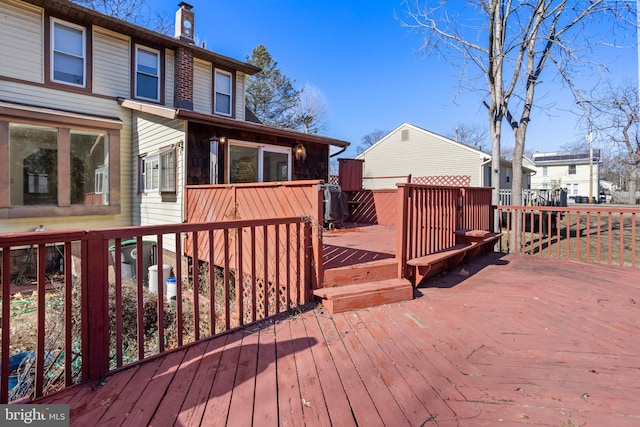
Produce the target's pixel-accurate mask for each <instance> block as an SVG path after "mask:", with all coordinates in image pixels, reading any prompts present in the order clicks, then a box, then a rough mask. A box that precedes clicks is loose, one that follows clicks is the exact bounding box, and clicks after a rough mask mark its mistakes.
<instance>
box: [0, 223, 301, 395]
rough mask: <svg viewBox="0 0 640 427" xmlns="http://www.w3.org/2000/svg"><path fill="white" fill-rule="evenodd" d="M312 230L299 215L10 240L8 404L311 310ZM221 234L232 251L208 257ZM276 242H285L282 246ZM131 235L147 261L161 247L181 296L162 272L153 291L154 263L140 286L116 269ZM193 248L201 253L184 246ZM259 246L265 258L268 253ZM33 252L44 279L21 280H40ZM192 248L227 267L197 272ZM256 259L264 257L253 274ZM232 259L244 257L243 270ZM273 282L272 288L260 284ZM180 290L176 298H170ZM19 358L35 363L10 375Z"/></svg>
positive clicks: (1, 239) (5, 337)
mask: <svg viewBox="0 0 640 427" xmlns="http://www.w3.org/2000/svg"><path fill="white" fill-rule="evenodd" d="M312 230H313V224H312V221H310V220H309V219H305V218H301V217H290V218H276V219H269V220H265V219H257V220H233V221H221V222H208V223H190V224H167V225H162V226H149V227H124V228H114V229H100V230H90V231H77V230H76V231H43V232H29V233H13V234H4V235H0V248H1V250H2V265H1V266H2V273H1V278H2V291H1V295H2V302H1V304H0V306H1V309H2V332H1V339H2V341H1V343H0V346H1V349H2V355H1V356H0V366H1V368H0V403H7V402H9V401H20V400H25V399H27V400H28V399H30V398H34V397H40V396H42V395H44V394H46V393H49V392H53V391H56V390H59V389H61V388H64V387H68V386H70V385H71V384H73V383H77V382H82V381H87V380H96V379H100V378H102V377H104V376H105V375H106V374H107V373H109V372H113V371H117V370H120V369H122V368H124V367H126V366H127V365H130V364H133V363H137V362H138V361H141V360H143V359H148V358H150V357H155V356H157V355H159V354H162V353H164V352H166V351H168V350H170V349H174V348H178V347H182V346H184V345H188V344H190V343H193V342H197V341H198V340H201V339H204V338H208V337H211V336H214V335H216V334H221V333H225V332H227V331H230V330H233V329H235V328H238V327H241V326H243V325H246V324H250V323H253V322H256V321H259V320H262V319H264V318H266V317H269V316H272V315H274V314H276V313H280V312H285V311H287V310H289V309H291V308H294V307H296V306H298V305H301V304H304V303H306V302H308V301H309V300H310V298H311V293H310V285H311V279H310V278H311V276H312V271H313V269H312V264H311V262H312V259H313V249H312V242H311V236H312ZM214 234H215V235H220V236H221V245H220V249H214V248H213V245H212V246H210V247H209V251H208V253H207V257H202V256H201V255H199V254H198V247H199V245H198V240H199V239H198V236H200V235H206V236H209V241H210V242H212V241H213V239H211V236H213V235H214ZM272 234H274V235H276V236H278V237H277V238H276V239H275V240H270V239H269V238H268V236H270V235H272ZM234 235H235V236H236V238H235V239H232V237H231V236H234ZM185 236H189V239H185ZM131 239H133V240H134V241H135V246H136V250H137V253H138V254H143V253H144V245H145V242H147V241H149V240H153V241H154V242H155V244H156V245H157V250H156V251H155V253H156V254H157V255H156V256H157V260H155V261H156V262H157V265H158V266H163V265H164V264H167V265H170V267H171V269H172V270H173V273H174V275H175V278H176V285H175V289H170V288H169V285H170V283H169V282H165V277H164V273H163V269H162V268H159V269H158V270H159V271H158V274H157V277H156V278H152V277H151V275H150V276H149V283H145V281H144V278H143V276H144V275H143V274H141V273H142V272H143V271H144V268H145V262H146V261H147V260H145V259H143V256H137V257H136V260H135V264H136V271H137V272H138V274H136V276H135V277H133V278H132V277H127V275H126V274H125V271H124V269H123V266H124V264H123V263H122V262H113V260H121V259H122V255H123V245H122V243H123V242H124V241H125V240H129V241H131ZM185 240H186V241H187V242H190V243H187V244H188V245H190V246H189V247H184V246H183V243H184V241H185ZM166 241H172V242H173V241H175V247H176V254H175V256H172V255H171V254H169V253H167V252H166V251H164V250H163V247H162V246H163V242H166ZM232 242H233V243H232ZM52 247H55V248H56V249H57V251H59V253H60V254H61V260H62V261H61V266H62V268H60V267H59V266H58V265H57V264H55V265H54V266H53V268H52V267H51V263H50V262H49V259H47V258H48V256H47V254H48V253H50V252H51V251H50V249H51V248H52ZM216 247H217V246H216ZM258 247H260V248H262V250H261V253H260V255H259V256H256V249H255V248H258ZM25 248H27V250H31V251H33V252H34V253H35V255H34V256H33V257H32V258H29V259H30V260H31V261H29V262H32V263H33V266H34V271H35V272H36V274H35V277H33V278H32V279H31V280H32V281H31V280H25V279H26V278H25V277H23V278H22V280H21V283H26V282H27V283H29V284H27V285H25V284H22V285H18V284H15V283H14V281H15V278H16V276H17V275H16V273H15V272H14V271H12V266H11V264H12V256H11V255H12V251H16V250H25ZM182 250H184V251H185V252H190V253H191V254H192V255H193V257H194V258H195V260H196V261H197V260H199V259H201V260H204V261H206V262H207V263H208V265H210V266H212V265H221V268H219V269H216V270H209V271H199V270H194V271H188V270H187V269H186V268H185V265H186V262H185V260H183V258H182V257H181V256H180V253H181V252H182ZM244 256H248V257H250V258H251V259H253V260H255V261H254V262H250V263H249V264H248V265H249V267H248V268H246V269H245V268H244V267H243V266H244V265H246V264H244V263H243V262H242V258H243V257H244ZM214 258H215V261H214ZM232 259H238V260H240V261H239V262H238V263H237V266H236V267H237V268H236V269H235V270H233V269H231V268H230V263H231V260H232ZM13 262H14V264H15V260H14V261H13ZM196 264H197V263H196ZM270 266H274V267H273V270H268V269H269V268H271V267H270ZM14 270H15V269H14ZM265 277H266V278H268V280H269V287H267V286H264V284H260V283H259V282H260V280H264V278H265ZM153 280H155V283H154V282H153ZM165 285H166V286H167V287H165ZM152 288H155V293H154V292H152ZM260 289H262V291H260ZM34 290H35V292H33V293H31V291H34ZM170 293H171V294H174V298H172V299H169V300H168V299H167V297H169V296H171V295H169V294H170ZM26 308H28V310H27V309H26ZM10 331H13V332H10ZM14 356H21V357H23V358H24V359H25V360H26V362H27V364H26V366H23V367H22V369H21V370H22V374H20V375H19V376H15V375H14V374H13V373H12V372H10V364H11V362H13V361H14ZM15 382H17V385H15V384H14V383H15ZM10 386H11V387H10Z"/></svg>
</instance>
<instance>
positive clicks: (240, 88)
mask: <svg viewBox="0 0 640 427" xmlns="http://www.w3.org/2000/svg"><path fill="white" fill-rule="evenodd" d="M244 109H245V90H244V73H242V72H240V71H238V72H236V119H237V120H244V119H245V114H244Z"/></svg>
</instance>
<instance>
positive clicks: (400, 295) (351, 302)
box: [322, 285, 413, 314]
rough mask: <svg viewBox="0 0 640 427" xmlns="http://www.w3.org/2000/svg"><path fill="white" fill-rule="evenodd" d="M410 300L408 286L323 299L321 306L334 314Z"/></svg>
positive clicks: (411, 289)
mask: <svg viewBox="0 0 640 427" xmlns="http://www.w3.org/2000/svg"><path fill="white" fill-rule="evenodd" d="M411 299H413V287H412V286H411V285H409V286H407V287H406V288H404V289H390V290H379V291H374V292H370V293H365V294H362V293H360V294H358V295H345V296H341V297H340V298H334V299H323V300H322V305H323V307H325V308H326V309H327V311H328V312H329V313H331V314H336V313H343V312H345V311H349V310H357V309H361V308H368V307H376V306H378V305H383V304H391V303H395V302H400V301H409V300H411Z"/></svg>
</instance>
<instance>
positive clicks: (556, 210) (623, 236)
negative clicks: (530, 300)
mask: <svg viewBox="0 0 640 427" xmlns="http://www.w3.org/2000/svg"><path fill="white" fill-rule="evenodd" d="M498 215H499V216H498V217H499V218H500V225H501V231H502V232H503V236H502V242H501V245H502V249H503V250H504V251H510V252H517V253H523V254H530V255H535V256H542V257H546V258H558V259H567V260H573V261H580V262H589V263H598V264H608V265H619V266H631V267H640V259H639V258H638V257H639V256H640V251H638V247H639V246H640V235H639V233H638V231H639V230H640V222H639V221H640V209H638V208H620V207H613V206H608V205H580V206H568V207H557V206H498ZM516 224H519V226H516ZM518 228H519V234H518V235H514V233H515V232H516V230H517V229H518ZM515 237H519V239H515ZM514 245H516V246H517V247H516V246H514Z"/></svg>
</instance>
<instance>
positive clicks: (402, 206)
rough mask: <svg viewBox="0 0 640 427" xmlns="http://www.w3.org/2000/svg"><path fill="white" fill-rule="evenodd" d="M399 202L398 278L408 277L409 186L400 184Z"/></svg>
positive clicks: (397, 226)
mask: <svg viewBox="0 0 640 427" xmlns="http://www.w3.org/2000/svg"><path fill="white" fill-rule="evenodd" d="M396 185H397V187H398V192H397V196H396V197H397V199H396V200H397V201H396V203H397V204H398V205H397V206H398V207H397V209H398V222H397V225H396V260H397V261H398V278H399V279H403V278H404V277H406V268H405V267H406V263H407V211H408V207H407V204H408V203H407V202H408V199H409V187H408V184H404V183H399V184H396Z"/></svg>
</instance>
